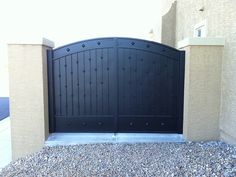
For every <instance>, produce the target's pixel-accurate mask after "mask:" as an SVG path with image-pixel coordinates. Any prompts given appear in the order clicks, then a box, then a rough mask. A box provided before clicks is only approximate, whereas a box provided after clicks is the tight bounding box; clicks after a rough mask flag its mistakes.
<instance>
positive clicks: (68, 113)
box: [65, 55, 73, 116]
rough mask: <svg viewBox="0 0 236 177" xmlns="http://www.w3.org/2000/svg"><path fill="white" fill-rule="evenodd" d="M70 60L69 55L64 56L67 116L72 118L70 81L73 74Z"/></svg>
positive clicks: (71, 83) (71, 87)
mask: <svg viewBox="0 0 236 177" xmlns="http://www.w3.org/2000/svg"><path fill="white" fill-rule="evenodd" d="M71 62H72V59H71V55H68V56H66V62H65V63H66V65H67V67H66V85H67V87H66V91H67V100H66V102H67V116H72V112H73V110H72V108H73V105H72V101H73V93H72V89H73V86H72V85H73V81H72V76H73V72H72V70H71V69H72V65H71Z"/></svg>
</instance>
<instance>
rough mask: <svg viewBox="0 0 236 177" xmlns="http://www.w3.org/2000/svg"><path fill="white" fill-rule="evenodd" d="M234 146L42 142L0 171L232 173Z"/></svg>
mask: <svg viewBox="0 0 236 177" xmlns="http://www.w3.org/2000/svg"><path fill="white" fill-rule="evenodd" d="M235 154H236V146H232V145H228V144H226V143H223V142H216V141H215V142H199V143H194V142H187V143H137V144H122V143H119V144H84V145H73V146H53V147H44V148H43V149H42V150H41V151H40V152H37V153H34V154H32V155H29V156H27V157H25V158H21V159H19V160H17V161H14V162H12V163H10V164H9V165H8V166H6V167H5V168H3V169H2V171H1V172H0V176H4V177H10V176H17V177H21V176H31V177H32V176H64V177H66V176H68V177H69V176H70V177H71V176H124V177H130V176H140V177H141V176H142V177H143V176H159V177H162V176H163V177H164V176H181V177H184V176H186V177H190V176H217V177H218V176H227V177H234V176H236V159H235V158H234V155H235Z"/></svg>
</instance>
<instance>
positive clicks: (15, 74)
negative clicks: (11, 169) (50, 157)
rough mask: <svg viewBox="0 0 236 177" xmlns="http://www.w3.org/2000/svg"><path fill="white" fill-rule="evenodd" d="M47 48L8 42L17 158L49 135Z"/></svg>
mask: <svg viewBox="0 0 236 177" xmlns="http://www.w3.org/2000/svg"><path fill="white" fill-rule="evenodd" d="M47 49H48V47H46V46H44V45H36V44H35V45H30V44H29V45H28V44H10V45H8V57H9V79H10V115H11V140H12V157H13V159H17V158H19V157H23V156H25V155H27V154H30V153H32V152H35V151H38V150H40V148H41V147H42V146H43V145H44V141H45V139H46V137H47V136H48V91H47V57H46V50H47Z"/></svg>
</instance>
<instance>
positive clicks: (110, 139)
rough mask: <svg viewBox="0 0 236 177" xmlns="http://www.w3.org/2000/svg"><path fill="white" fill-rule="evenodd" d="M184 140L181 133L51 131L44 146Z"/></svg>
mask: <svg viewBox="0 0 236 177" xmlns="http://www.w3.org/2000/svg"><path fill="white" fill-rule="evenodd" d="M158 142H184V139H183V136H182V134H160V133H52V134H50V136H49V137H48V139H47V141H46V142H45V145H46V146H55V145H76V144H90V143H158Z"/></svg>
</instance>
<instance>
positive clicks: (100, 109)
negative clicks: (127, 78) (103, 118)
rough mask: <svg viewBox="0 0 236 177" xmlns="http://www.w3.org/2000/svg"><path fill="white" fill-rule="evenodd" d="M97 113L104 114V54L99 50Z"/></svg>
mask: <svg viewBox="0 0 236 177" xmlns="http://www.w3.org/2000/svg"><path fill="white" fill-rule="evenodd" d="M97 95H98V96H97V112H98V114H99V115H102V114H103V52H102V49H99V50H97Z"/></svg>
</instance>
